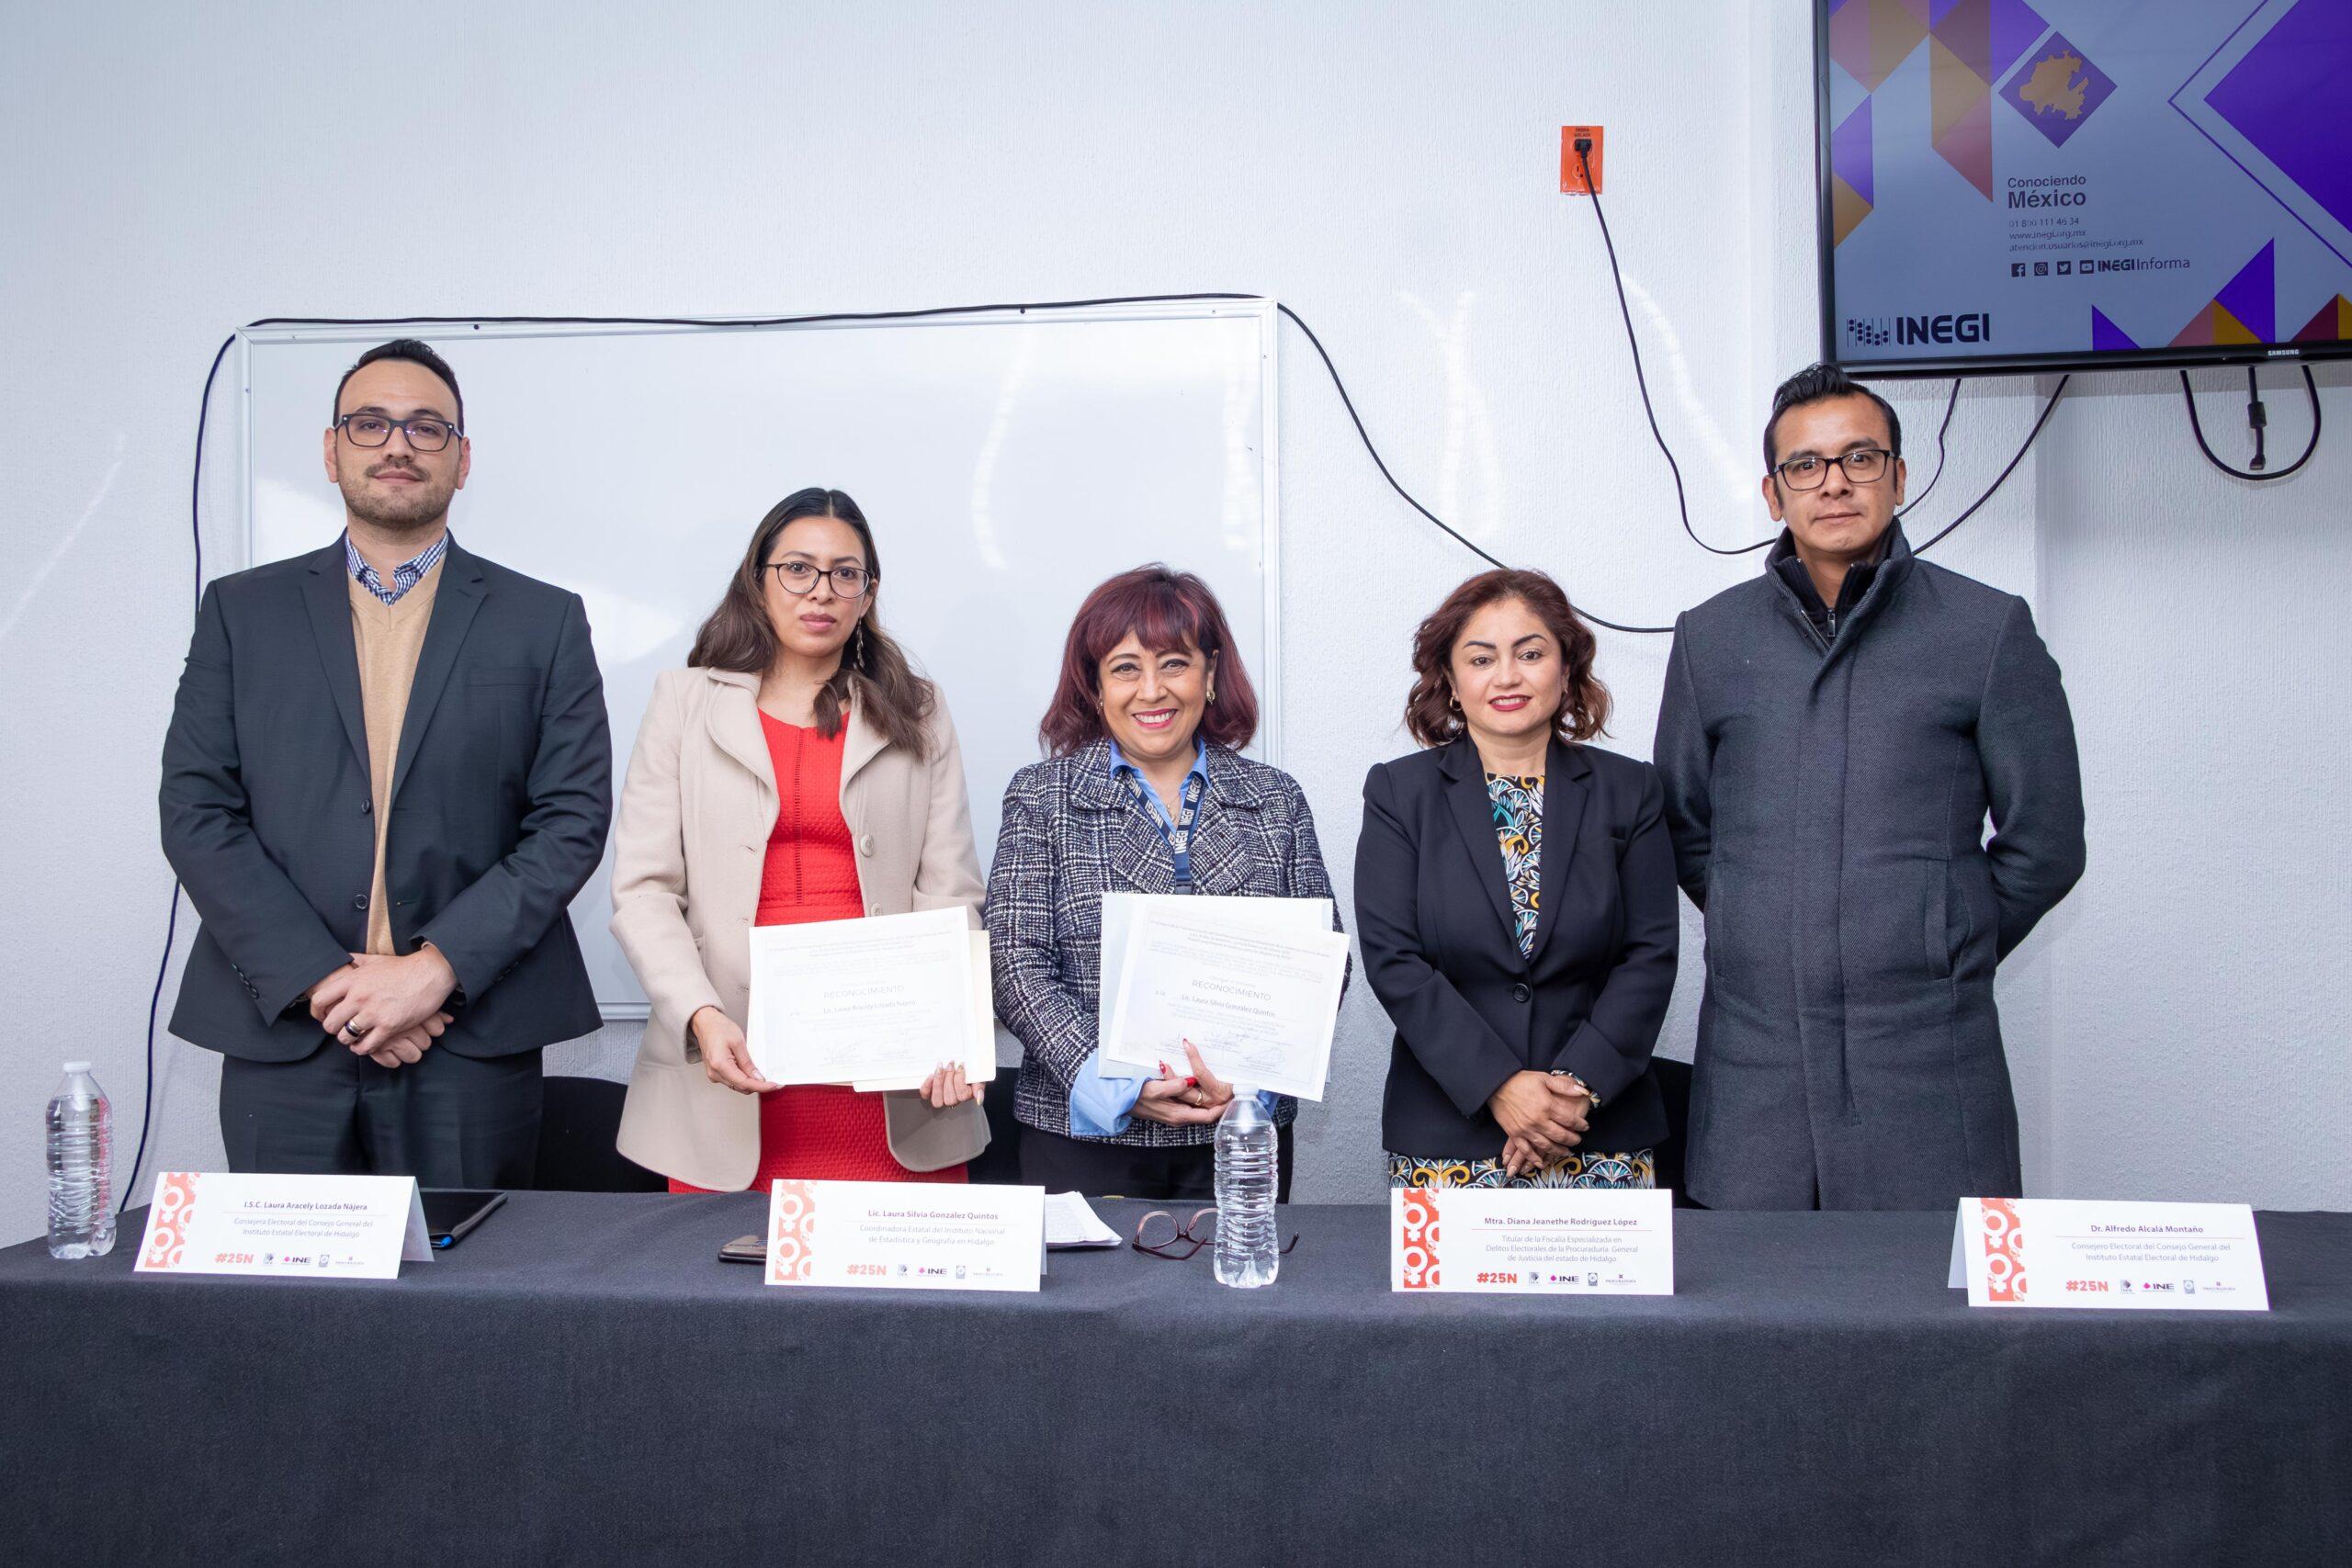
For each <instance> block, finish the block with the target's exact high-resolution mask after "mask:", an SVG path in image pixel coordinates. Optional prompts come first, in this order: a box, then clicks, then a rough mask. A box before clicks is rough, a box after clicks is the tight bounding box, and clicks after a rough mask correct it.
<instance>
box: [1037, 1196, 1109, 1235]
mask: <svg viewBox="0 0 2352 1568" xmlns="http://www.w3.org/2000/svg"><path fill="white" fill-rule="evenodd" d="M1118 1245H1119V1234H1118V1232H1116V1231H1114V1230H1113V1229H1112V1228H1111V1227H1110V1226H1109V1225H1106V1224H1103V1220H1102V1217H1101V1216H1100V1215H1098V1214H1096V1213H1095V1212H1094V1211H1093V1210H1092V1209H1091V1208H1089V1207H1088V1206H1087V1202H1086V1200H1085V1199H1084V1198H1082V1197H1080V1195H1079V1194H1077V1193H1075V1192H1049V1193H1047V1194H1046V1246H1047V1247H1116V1246H1118Z"/></svg>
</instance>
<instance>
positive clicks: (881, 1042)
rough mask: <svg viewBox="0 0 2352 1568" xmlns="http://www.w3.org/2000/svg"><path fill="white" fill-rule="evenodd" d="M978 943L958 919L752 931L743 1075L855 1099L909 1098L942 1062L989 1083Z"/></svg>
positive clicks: (924, 915) (923, 916)
mask: <svg viewBox="0 0 2352 1568" xmlns="http://www.w3.org/2000/svg"><path fill="white" fill-rule="evenodd" d="M977 935H978V933H976V932H974V931H973V930H972V928H971V922H970V920H969V919H967V917H966V915H965V912H964V911H963V910H962V909H926V910H922V911H920V912H918V913H915V914H910V915H876V916H874V917H872V918H870V919H852V920H819V921H815V922H812V923H810V924H808V925H792V926H754V927H752V931H751V944H752V1002H751V1013H752V1017H751V1027H750V1028H749V1029H748V1030H746V1031H745V1034H746V1036H747V1037H748V1038H749V1040H750V1042H751V1047H752V1064H753V1065H754V1066H757V1067H758V1068H759V1070H760V1073H761V1076H762V1077H765V1078H766V1079H767V1080H768V1081H769V1082H770V1083H778V1084H798V1083H846V1084H854V1085H856V1086H857V1087H859V1088H861V1089H901V1088H912V1087H914V1086H915V1085H917V1084H920V1083H921V1082H922V1080H923V1078H924V1077H927V1076H929V1074H930V1073H931V1072H932V1070H933V1068H935V1067H937V1066H939V1065H940V1064H941V1063H942V1062H956V1061H961V1062H963V1063H964V1064H965V1070H966V1071H967V1073H968V1074H970V1075H972V1076H973V1077H978V1078H981V1079H983V1080H985V1079H986V1078H988V1077H991V1076H992V1075H993V1074H994V1073H995V1071H996V1046H995V1038H994V1035H993V1033H992V1032H991V1031H990V1029H989V1006H988V1003H987V1000H986V998H987V996H988V990H987V987H988V969H987V962H986V959H985V957H981V958H979V959H978V961H977V962H978V974H977V976H976V975H975V964H976V959H975V949H976V947H977V946H978V944H977V943H976V942H975V940H974V939H975V937H976V936H977ZM979 951H980V952H981V953H985V948H980V949H979Z"/></svg>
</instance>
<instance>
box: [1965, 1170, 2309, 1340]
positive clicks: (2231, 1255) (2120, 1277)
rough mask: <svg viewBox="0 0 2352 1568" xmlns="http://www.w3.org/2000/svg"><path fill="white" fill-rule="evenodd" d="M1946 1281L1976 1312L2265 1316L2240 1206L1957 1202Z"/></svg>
mask: <svg viewBox="0 0 2352 1568" xmlns="http://www.w3.org/2000/svg"><path fill="white" fill-rule="evenodd" d="M1946 1282H1947V1283H1948V1284H1949V1285H1951V1287H1952V1288H1953V1289H1955V1290H1957V1289H1959V1288H1960V1287H1962V1286H1963V1285H1964V1286H1966V1287H1967V1289H1968V1304H1969V1305H1970V1306H1973V1307H1978V1306H1985V1307H2098V1308H2106V1309H2110V1310H2111V1309H2117V1308H2120V1309H2122V1310H2124V1311H2144V1310H2146V1309H2148V1308H2152V1307H2154V1308H2160V1309H2163V1310H2165V1311H2169V1312H2268V1311H2269V1310H2270V1290H2269V1285H2268V1282H2267V1280H2265V1278H2264V1276H2263V1272H2262V1243H2261V1239H2260V1237H2259V1236H2258V1235H2256V1231H2255V1225H2254V1210H2253V1209H2252V1208H2251V1207H2250V1206H2249V1205H2247V1204H2245V1203H2151V1202H2106V1201H2090V1200H2077V1199H2065V1198H1962V1200H1961V1201H1960V1213H1959V1215H1958V1217H1957V1218H1956V1219H1955V1220H1954V1221H1953V1224H1952V1237H1951V1272H1950V1274H1949V1275H1948V1276H1947V1277H1946Z"/></svg>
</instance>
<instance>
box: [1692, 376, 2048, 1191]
mask: <svg viewBox="0 0 2352 1568" xmlns="http://www.w3.org/2000/svg"><path fill="white" fill-rule="evenodd" d="M1764 463H1765V473H1764V478H1763V491H1764V502H1765V504H1766V505H1767V506H1768V507H1769V508H1770V510H1771V513H1772V517H1773V520H1774V521H1775V522H1779V523H1783V524H1785V525H1787V531H1786V532H1784V533H1783V534H1782V535H1781V540H1780V543H1779V544H1777V545H1775V546H1774V547H1772V550H1771V552H1770V555H1768V556H1767V557H1766V558H1765V559H1766V563H1767V564H1766V569H1765V571H1764V574H1763V575H1762V576H1761V577H1760V578H1758V579H1756V580H1755V581H1749V582H1745V583H1742V584H1740V585H1739V586H1737V587H1736V588H1730V589H1726V590H1725V591H1724V592H1721V593H1718V594H1717V595H1715V596H1714V597H1713V599H1710V600H1708V601H1707V602H1706V603H1705V604H1702V605H1700V606H1699V607H1698V608H1697V609H1694V610H1691V611H1690V612H1688V613H1687V614H1685V615H1683V616H1682V618H1681V619H1680V620H1679V622H1678V623H1677V624H1676V626H1675V631H1674V649H1673V652H1672V654H1671V655H1670V657H1669V660H1668V666H1667V675H1666V694H1665V698H1664V701H1663V703H1662V705H1661V706H1660V708H1659V711H1658V721H1657V746H1656V748H1655V750H1654V752H1653V755H1654V756H1655V757H1656V759H1657V770H1658V773H1659V775H1660V777H1661V778H1663V780H1664V781H1665V784H1666V815H1667V821H1668V824H1669V825H1670V826H1671V828H1672V829H1673V833H1674V844H1675V851H1676V860H1677V863H1678V867H1679V873H1680V879H1681V883H1682V886H1683V890H1684V891H1685V892H1687V893H1688V894H1690V896H1691V902H1692V903H1694V904H1696V905H1698V906H1699V908H1701V909H1702V910H1703V911H1704V912H1705V914H1706V919H1707V988H1706V994H1705V998H1704V999H1703V1000H1702V1002H1701V1004H1700V1010H1699V1048H1698V1055H1697V1058H1696V1060H1695V1062H1694V1064H1693V1068H1694V1072H1695V1077H1694V1078H1693V1080H1692V1084H1691V1155H1690V1170H1689V1178H1688V1179H1689V1183H1690V1188H1691V1194H1692V1196H1694V1197H1695V1198H1696V1199H1697V1200H1698V1201H1700V1202H1702V1203H1704V1204H1706V1205H1708V1206H1709V1207H1711V1208H1719V1209H1812V1208H1822V1209H1949V1208H1951V1206H1952V1204H1953V1203H1954V1202H1955V1201H1957V1200H1959V1199H1961V1198H1962V1197H1985V1198H1999V1197H2015V1196H2017V1195H2018V1191H2019V1190H2020V1187H2021V1183H2022V1173H2021V1171H2020V1168H2019V1161H2018V1120H2017V1107H2016V1103H2015V1101H2014V1100H2012V1099H2011V1096H2010V1089H2009V1072H2008V1064H2007V1058H2006V1057H2005V1056H2004V1055H2003V1053H2002V1049H2001V1028H2000V1019H1999V1016H1998V1014H1997V1012H1996V1010H1995V1007H1994V998H1993V975H1994V970H1995V968H1996V965H1997V964H1999V963H2000V961H2001V960H2002V959H2004V958H2006V957H2007V956H2008V955H2009V953H2011V952H2012V951H2014V950H2015V949H2016V947H2017V945H2018V943H2019V942H2023V941H2024V940H2025V938H2026V933H2027V932H2029V931H2031V930H2032V929H2033V927H2034V924H2035V922H2036V921H2038V920H2040V919H2041V917H2042V916H2044V915H2046V914H2048V913H2049V912H2050V910H2051V909H2052V908H2053V907H2055V906H2056V904H2057V902H2058V900H2059V899H2061V898H2063V897H2065V896H2066V891H2067V889H2069V888H2071V887H2072V886H2074V885H2075V880H2076V879H2077V878H2078V877H2080V876H2081V875H2082V873H2083V859H2084V846H2083V789H2082V778H2081V773H2080V770H2079V768H2078V767H2077V765H2076V762H2075V727H2074V721H2073V719H2072V717H2071V716H2069V714H2068V712H2067V707H2066V693H2065V689H2064V686H2063V685H2062V684H2061V683H2060V682H2059V677H2058V666H2057V663H2056V662H2055V661H2054V660H2052V658H2051V657H2050V653H2049V650H2048V649H2045V648H2044V647H2043V646H2042V643H2041V637H2039V636H2037V635H2036V634H2035V631H2034V627H2033V613H2032V612H2031V611H2030V610H2029V609H2028V608H2027V607H2026V603H2025V601H2024V600H2022V599H2020V598H2018V596H2017V595H2016V594H2014V593H2004V592H1999V591H1997V590H1996V589H1993V588H1988V587H1986V586H1985V584H1984V583H1981V582H1977V581H1972V580H1971V579H1969V578H1965V577H1962V576H1961V575H1960V574H1959V573H1958V572H1955V571H1947V570H1944V569H1943V568H1941V567H1939V566H1931V565H1929V564H1928V562H1926V561H1924V560H1920V559H1917V558H1915V557H1914V556H1913V555H1912V553H1911V547H1910V544H1909V543H1908V542H1907V541H1906V540H1905V538H1904V536H1903V525H1902V524H1901V523H1899V522H1897V521H1896V520H1895V513H1896V509H1897V508H1899V507H1900V506H1901V505H1902V504H1903V479H1904V470H1903V431H1902V426H1901V425H1900V424H1899V423H1897V421H1896V419H1895V416H1894V410H1893V409H1892V408H1890V407H1888V406H1887V403H1886V401H1885V400H1884V399H1883V398H1881V397H1879V396H1878V395H1877V394H1876V393H1874V392H1872V391H1871V390H1870V389H1867V388H1864V387H1861V386H1858V385H1857V384H1855V383H1854V382H1852V381H1850V380H1849V379H1847V378H1846V377H1845V375H1844V374H1843V373H1842V372H1840V371H1839V370H1838V368H1837V367H1834V366H1827V365H1816V366H1815V367H1812V368H1811V369H1809V370H1806V371H1804V372H1802V373H1801V374H1799V375H1797V376H1794V377H1792V378H1790V379H1789V380H1788V382H1786V383H1785V384H1784V385H1783V386H1782V387H1781V389H1780V391H1779V393H1778V394H1777V395H1776V396H1775V397H1774V398H1773V400H1772V415H1771V417H1770V419H1769V420H1768V421H1766V423H1765V426H1764ZM1987 818H1990V820H1991V822H1992V825H1993V832H1992V836H1991V837H1990V838H1989V839H1988V838H1987V837H1986V836H1985V822H1986V820H1987Z"/></svg>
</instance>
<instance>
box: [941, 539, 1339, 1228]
mask: <svg viewBox="0 0 2352 1568" xmlns="http://www.w3.org/2000/svg"><path fill="white" fill-rule="evenodd" d="M1257 728H1258V698H1257V694H1256V693H1255V692H1253V691H1251V690H1250V673H1249V671H1247V670H1245V669H1243V668H1242V664H1241V657H1240V654H1239V653H1238V651H1237V650H1236V649H1234V647H1233V636H1232V632H1231V631H1230V629H1229V628H1228V627H1227V625H1226V620H1225V612H1224V611H1223V610H1222V609H1221V608H1219V606H1218V604H1217V602H1216V595H1215V594H1213V593H1211V592H1209V588H1208V584H1206V583H1204V582H1203V581H1201V580H1200V579H1199V578H1197V577H1195V576H1193V574H1192V573H1190V572H1180V571H1170V570H1168V569H1167V568H1166V567H1164V566H1147V567H1139V568H1137V569H1136V570H1133V571H1128V572H1122V573H1121V574H1120V575H1118V576H1117V577H1114V578H1112V579H1111V580H1110V581H1107V582H1105V583H1103V585H1102V586H1101V587H1099V588H1097V589H1095V590H1094V592H1091V593H1090V594H1088V595H1087V598H1086V603H1085V604H1082V605H1080V607H1079V612H1078V618H1077V619H1076V620H1075V621H1074V622H1073V623H1072V624H1071V626H1070V629H1069V639H1068V641H1067V642H1066V643H1065V645H1064V647H1063V650H1062V671H1061V679H1060V682H1059V683H1058V685H1057V688H1056V690H1055V692H1054V698H1053V702H1052V705H1050V706H1049V707H1047V709H1046V717H1045V722H1044V723H1043V724H1041V725H1040V726H1039V727H1038V734H1039V738H1040V739H1042V740H1043V742H1044V744H1045V749H1046V752H1047V757H1046V761H1042V762H1035V763H1032V764H1031V765H1030V766H1028V767H1026V768H1023V769H1022V770H1021V772H1020V773H1016V774H1014V775H1013V778H1012V784H1011V785H1010V786H1009V787H1007V789H1006V790H1005V795H1004V819H1003V825H1002V827H1001V829H1000V830H999V832H998V835H997V841H996V864H995V867H994V869H993V870H992V871H991V872H990V873H989V892H988V907H987V919H988V927H989V947H990V952H991V957H992V961H993V964H992V966H993V969H994V975H993V979H994V981H995V987H996V1009H997V1015H998V1016H999V1017H1000V1018H1001V1019H1002V1020H1003V1021H1004V1022H1005V1025H1006V1027H1008V1028H1009V1029H1011V1030H1012V1032H1013V1033H1014V1034H1015V1035H1017V1036H1019V1037H1020V1040H1021V1043H1022V1045H1023V1056H1022V1063H1021V1076H1020V1077H1019V1079H1018V1080H1017V1081H1016V1082H1015V1084H1014V1086H1013V1114H1014V1115H1015V1116H1016V1117H1017V1118H1018V1119H1019V1120H1020V1122H1022V1124H1023V1131H1022V1139H1021V1175H1022V1179H1023V1180H1024V1181H1027V1182H1030V1183H1033V1184H1035V1185H1040V1186H1044V1187H1046V1188H1048V1189H1051V1190H1054V1191H1078V1192H1084V1193H1088V1194H1091V1195H1098V1196H1119V1197H1127V1198H1151V1199H1162V1200H1170V1199H1173V1200H1187V1199H1194V1198H1198V1199H1207V1198H1209V1197H1211V1196H1212V1193H1213V1178H1214V1168H1215V1160H1214V1149H1213V1140H1214V1139H1215V1137H1216V1123H1217V1121H1218V1119H1219V1118H1220V1117H1221V1116H1223V1114H1224V1113H1225V1107H1226V1105H1227V1102H1228V1101H1230V1100H1232V1098H1233V1091H1232V1089H1230V1088H1228V1087H1227V1085H1225V1084H1223V1083H1221V1082H1219V1081H1218V1080H1217V1079H1216V1077H1212V1076H1211V1075H1210V1074H1209V1073H1208V1072H1207V1071H1206V1070H1205V1069H1204V1067H1203V1066H1201V1064H1200V1062H1199V1059H1198V1056H1197V1054H1196V1055H1194V1056H1193V1059H1192V1060H1191V1061H1190V1062H1188V1063H1185V1064H1182V1066H1181V1069H1180V1067H1179V1066H1163V1067H1162V1070H1161V1072H1160V1075H1159V1077H1156V1078H1105V1077H1102V1076H1101V1075H1100V1073H1099V1072H1098V1071H1097V1066H1098V1061H1097V1057H1096V1043H1097V1042H1096V1040H1095V1029H1094V1021H1095V1007H1096V1003H1097V1000H1098V998H1099V997H1100V994H1101V988H1102V976H1101V970H1102V961H1103V951H1102V937H1103V915H1102V908H1103V894H1105V893H1112V892H1128V893H1159V894H1170V893H1208V894H1223V895H1244V896H1250V897H1272V898H1328V897H1330V896H1331V879H1330V877H1329V874H1326V873H1325V871H1324V869H1323V852H1322V850H1321V849H1320V847H1319V846H1317V843H1316V840H1315V821H1314V818H1313V817H1312V816H1311V815H1309V813H1308V811H1307V809H1306V796H1305V795H1303V794H1301V793H1300V791H1299V787H1298V784H1297V782H1296V781H1295V780H1294V779H1293V778H1291V776H1290V775H1289V774H1288V773H1283V772H1282V771H1281V770H1280V769H1277V768H1272V767H1268V766H1267V765H1266V764H1265V763H1263V762H1258V761H1251V760H1250V759H1249V758H1247V757H1243V756H1241V755H1240V754H1239V751H1240V749H1241V748H1242V747H1244V746H1247V745H1248V744H1249V743H1250V739H1251V737H1252V736H1254V735H1255V734H1256V733H1257ZM1333 923H1334V924H1335V925H1336V924H1337V923H1338V919H1337V916H1336V914H1335V915H1334V918H1333ZM1267 1098H1268V1100H1269V1101H1270V1103H1271V1105H1272V1112H1273V1118H1274V1123H1275V1125H1276V1127H1277V1128H1278V1129H1279V1134H1278V1137H1279V1140H1280V1148H1281V1160H1280V1168H1281V1195H1282V1197H1283V1198H1284V1199H1287V1198H1288V1197H1289V1195H1290V1175H1291V1157H1292V1156H1291V1121H1292V1118H1293V1117H1295V1115H1296V1114H1297V1111H1298V1105H1297V1102H1296V1101H1295V1100H1292V1099H1290V1098H1289V1097H1287V1096H1281V1097H1273V1096H1269V1097H1267Z"/></svg>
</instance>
